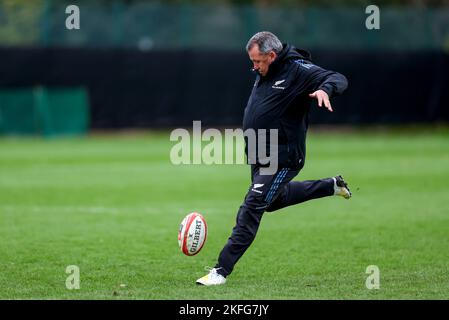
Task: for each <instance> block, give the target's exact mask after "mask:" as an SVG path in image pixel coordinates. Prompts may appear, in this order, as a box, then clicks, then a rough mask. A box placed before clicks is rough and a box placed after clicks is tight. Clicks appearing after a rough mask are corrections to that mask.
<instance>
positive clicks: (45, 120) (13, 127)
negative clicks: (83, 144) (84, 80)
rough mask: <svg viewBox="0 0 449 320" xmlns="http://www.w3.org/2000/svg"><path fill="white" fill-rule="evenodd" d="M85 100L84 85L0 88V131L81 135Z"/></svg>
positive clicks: (85, 127)
mask: <svg viewBox="0 0 449 320" xmlns="http://www.w3.org/2000/svg"><path fill="white" fill-rule="evenodd" d="M88 126H89V100H88V95H87V91H86V90H85V89H84V88H47V87H42V86H39V87H34V88H13V89H2V90H0V134H4V135H43V136H47V137H50V136H61V135H84V134H85V133H86V132H87V130H88Z"/></svg>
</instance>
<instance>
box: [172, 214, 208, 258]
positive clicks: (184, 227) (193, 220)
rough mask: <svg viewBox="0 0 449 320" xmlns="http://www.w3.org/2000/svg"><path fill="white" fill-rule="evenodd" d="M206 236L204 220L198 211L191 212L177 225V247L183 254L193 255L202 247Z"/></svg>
mask: <svg viewBox="0 0 449 320" xmlns="http://www.w3.org/2000/svg"><path fill="white" fill-rule="evenodd" d="M206 236H207V224H206V220H204V217H203V216H202V215H201V214H199V213H198V212H192V213H190V214H188V215H187V216H186V217H185V218H184V220H182V222H181V225H180V226H179V231H178V244H179V248H180V249H181V251H182V253H184V254H185V255H187V256H194V255H196V254H197V253H198V252H200V250H201V249H202V248H203V245H204V242H206Z"/></svg>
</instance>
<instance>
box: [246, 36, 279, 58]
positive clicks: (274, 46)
mask: <svg viewBox="0 0 449 320" xmlns="http://www.w3.org/2000/svg"><path fill="white" fill-rule="evenodd" d="M255 44H257V45H258V46H259V51H260V52H261V53H262V54H267V53H269V52H270V51H274V52H276V54H279V53H280V52H281V51H282V42H281V41H279V39H278V37H276V36H275V35H274V34H272V33H271V32H268V31H261V32H258V33H256V34H255V35H253V36H252V37H251V39H249V41H248V43H247V44H246V51H249V50H251V49H252V48H253V47H254V45H255Z"/></svg>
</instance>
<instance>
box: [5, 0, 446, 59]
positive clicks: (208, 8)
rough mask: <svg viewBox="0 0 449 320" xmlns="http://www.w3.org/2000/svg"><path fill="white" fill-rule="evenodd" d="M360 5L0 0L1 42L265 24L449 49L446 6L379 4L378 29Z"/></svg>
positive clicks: (76, 40) (306, 42)
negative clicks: (74, 21) (69, 10)
mask: <svg viewBox="0 0 449 320" xmlns="http://www.w3.org/2000/svg"><path fill="white" fill-rule="evenodd" d="M70 4H77V5H78V7H79V10H80V29H79V30H68V29H67V28H66V26H65V21H66V18H67V17H68V14H66V13H65V10H66V7H67V6H68V5H70ZM366 6H367V4H366V3H363V4H360V5H357V6H351V7H342V6H329V7H311V6H306V7H288V8H287V7H276V6H249V5H247V6H243V5H240V6H237V5H187V4H182V5H180V4H177V5H169V4H162V3H153V2H137V1H134V2H125V1H121V0H111V1H104V2H98V3H97V2H94V1H66V0H8V1H0V45H2V46H14V45H26V46H57V47H61V46H63V47H138V48H141V49H143V50H152V49H180V48H217V49H232V50H234V49H242V47H244V44H245V43H246V41H247V40H248V39H249V37H250V36H251V35H253V34H254V33H255V32H257V31H261V30H270V31H273V32H275V33H276V34H277V35H278V36H279V37H280V38H281V40H285V41H286V42H287V41H288V42H292V43H295V44H296V45H298V46H303V47H307V48H311V47H314V48H317V47H321V48H335V49H345V50H348V49H367V48H368V49H369V48H372V49H377V48H378V49H399V50H419V49H444V50H449V8H448V7H439V8H435V7H416V6H403V7H389V6H380V7H379V8H380V29H379V30H368V29H367V28H366V26H365V20H366V19H367V17H368V15H367V14H366V12H365V9H366Z"/></svg>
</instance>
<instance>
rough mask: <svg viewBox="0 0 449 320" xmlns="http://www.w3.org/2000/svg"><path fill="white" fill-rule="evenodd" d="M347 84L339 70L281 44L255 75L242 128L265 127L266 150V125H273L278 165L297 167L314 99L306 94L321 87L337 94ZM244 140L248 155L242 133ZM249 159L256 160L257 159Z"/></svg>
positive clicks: (298, 166) (270, 127) (305, 52)
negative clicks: (263, 72)
mask: <svg viewBox="0 0 449 320" xmlns="http://www.w3.org/2000/svg"><path fill="white" fill-rule="evenodd" d="M347 85H348V83H347V80H346V78H345V76H343V75H342V74H339V73H337V72H333V71H327V70H324V69H323V68H321V67H319V66H317V65H314V64H313V63H312V61H311V56H310V53H308V52H307V51H305V50H301V49H296V48H295V47H293V46H291V45H288V44H284V48H283V50H282V51H281V53H280V54H279V55H278V57H277V58H276V60H275V61H273V62H272V63H271V64H270V66H269V69H268V72H267V74H266V75H265V76H264V77H262V76H260V75H257V77H256V81H255V83H254V87H253V90H252V92H251V95H250V97H249V99H248V103H247V106H246V108H245V114H244V117H243V130H244V131H245V132H246V130H247V129H254V130H259V129H266V130H267V134H266V141H267V146H266V150H267V153H268V151H269V144H270V141H269V129H277V130H278V164H279V167H290V168H293V169H301V168H302V167H303V166H304V162H305V155H306V147H305V146H306V144H305V140H306V133H307V127H308V113H309V109H310V105H311V102H312V101H315V104H316V103H317V102H316V99H312V98H310V97H309V94H310V93H312V92H314V91H316V90H318V89H321V90H324V91H325V92H326V93H327V94H328V95H329V97H332V96H335V95H339V94H341V93H342V92H343V91H344V90H345V89H346V87H347ZM245 141H246V153H247V156H248V140H247V137H246V136H245ZM257 148H259V139H257ZM248 160H250V159H248ZM253 161H256V162H257V163H258V161H259V159H258V158H257V159H256V160H253Z"/></svg>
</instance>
